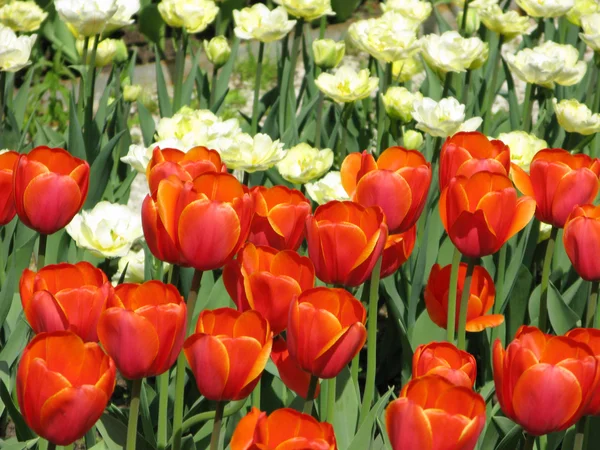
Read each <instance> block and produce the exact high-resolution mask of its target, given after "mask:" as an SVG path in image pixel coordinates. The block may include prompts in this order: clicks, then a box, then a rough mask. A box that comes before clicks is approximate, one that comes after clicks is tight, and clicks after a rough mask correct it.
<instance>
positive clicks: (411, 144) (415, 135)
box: [403, 130, 423, 150]
mask: <svg viewBox="0 0 600 450" xmlns="http://www.w3.org/2000/svg"><path fill="white" fill-rule="evenodd" d="M403 140H404V141H403V142H404V147H406V148H408V149H409V150H417V149H419V148H420V147H421V146H422V145H423V135H422V134H421V133H419V132H418V131H415V130H408V131H405V132H404V137H403Z"/></svg>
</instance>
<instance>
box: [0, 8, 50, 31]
mask: <svg viewBox="0 0 600 450" xmlns="http://www.w3.org/2000/svg"><path fill="white" fill-rule="evenodd" d="M46 17H48V13H47V12H45V11H44V10H43V9H42V8H40V7H39V6H38V5H37V4H35V3H34V2H22V1H15V2H12V3H10V4H8V5H5V6H3V7H2V8H0V23H2V24H3V25H6V26H7V27H9V28H11V29H12V30H14V31H20V32H23V33H31V32H32V31H37V30H39V28H40V26H41V25H42V22H43V21H44V20H46Z"/></svg>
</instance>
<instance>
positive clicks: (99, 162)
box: [84, 130, 126, 209]
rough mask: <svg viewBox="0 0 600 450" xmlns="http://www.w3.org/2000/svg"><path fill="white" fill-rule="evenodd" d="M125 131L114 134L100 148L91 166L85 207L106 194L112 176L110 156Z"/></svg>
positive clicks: (89, 206) (92, 204)
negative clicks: (109, 178)
mask: <svg viewBox="0 0 600 450" xmlns="http://www.w3.org/2000/svg"><path fill="white" fill-rule="evenodd" d="M125 131H126V130H123V131H120V132H119V133H117V134H116V135H115V136H113V138H112V139H111V140H110V141H108V143H107V144H106V145H105V146H104V148H103V149H102V150H100V153H98V156H97V157H96V159H95V160H94V162H93V163H92V166H91V167H90V187H89V191H88V197H87V200H86V202H85V205H84V208H87V209H89V208H91V207H93V206H94V205H95V204H96V203H98V202H99V201H100V200H102V194H104V190H105V189H106V185H107V183H108V177H109V176H110V161H111V158H110V156H111V154H112V151H113V150H114V149H115V147H116V146H117V144H118V143H119V139H121V137H122V136H123V134H124V133H125Z"/></svg>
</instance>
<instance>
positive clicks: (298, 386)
mask: <svg viewBox="0 0 600 450" xmlns="http://www.w3.org/2000/svg"><path fill="white" fill-rule="evenodd" d="M271 359H272V360H273V362H274V363H275V366H276V367H277V370H278V371H279V376H280V377H281V381H283V383H284V384H285V385H286V386H287V387H288V388H290V389H291V390H292V391H294V392H295V393H296V394H298V395H299V396H301V397H302V398H307V397H308V391H309V386H310V381H311V378H312V377H311V375H310V373H308V372H305V371H304V370H302V369H301V368H300V367H299V366H298V364H297V363H296V361H294V358H292V357H290V352H289V351H288V348H287V343H286V342H285V340H284V339H283V338H282V337H277V338H275V340H274V341H273V350H272V351H271ZM320 390H321V385H320V384H317V388H316V389H315V393H314V396H313V398H317V397H318V396H319V392H320Z"/></svg>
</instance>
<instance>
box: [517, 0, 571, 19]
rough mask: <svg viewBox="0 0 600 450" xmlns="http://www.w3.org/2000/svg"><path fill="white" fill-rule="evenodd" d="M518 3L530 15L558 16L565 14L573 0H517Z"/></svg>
mask: <svg viewBox="0 0 600 450" xmlns="http://www.w3.org/2000/svg"><path fill="white" fill-rule="evenodd" d="M517 5H519V6H520V7H521V8H522V9H523V10H524V11H525V12H526V13H527V14H529V15H530V16H531V17H544V18H550V17H560V16H562V15H564V14H566V13H567V12H568V11H569V10H570V9H571V8H572V7H573V6H575V0H517Z"/></svg>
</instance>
